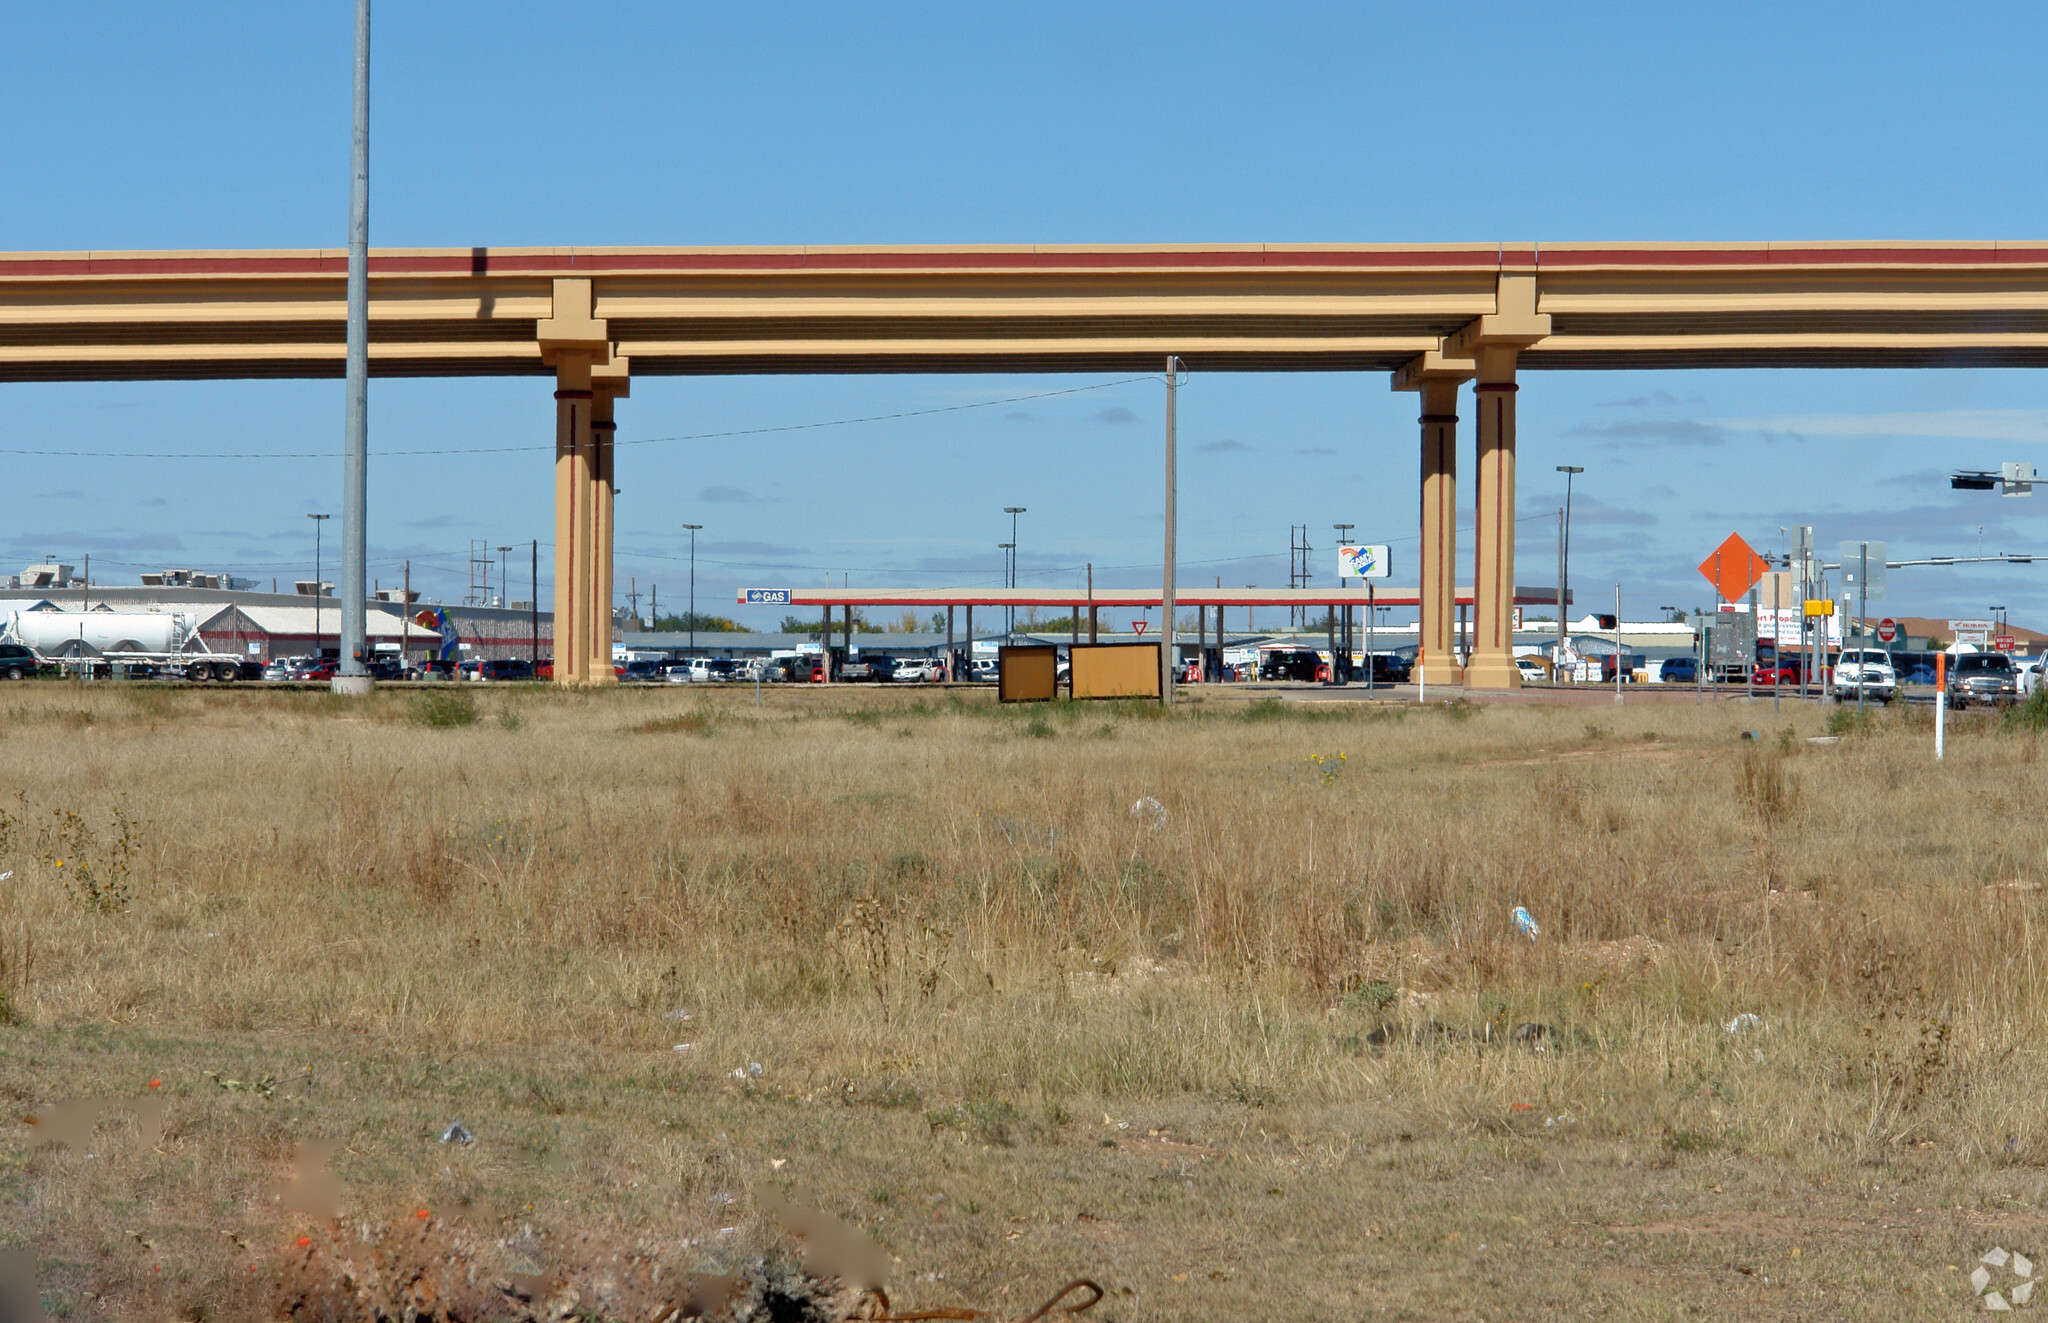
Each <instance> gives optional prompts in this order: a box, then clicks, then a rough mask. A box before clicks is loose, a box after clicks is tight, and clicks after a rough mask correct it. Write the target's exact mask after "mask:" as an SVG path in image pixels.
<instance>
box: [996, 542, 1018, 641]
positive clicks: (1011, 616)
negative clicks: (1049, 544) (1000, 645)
mask: <svg viewBox="0 0 2048 1323" xmlns="http://www.w3.org/2000/svg"><path fill="white" fill-rule="evenodd" d="M996 550H998V551H1000V552H1002V553H1003V586H1004V587H1005V588H1007V587H1009V586H1010V557H1012V556H1013V555H1015V554H1016V552H1017V544H1016V543H1014V542H998V543H996ZM1003 611H1004V616H1003V636H1004V638H1005V639H1008V638H1010V637H1011V636H1012V635H1014V634H1015V633H1016V632H1017V620H1016V608H1015V607H1004V608H1003Z"/></svg>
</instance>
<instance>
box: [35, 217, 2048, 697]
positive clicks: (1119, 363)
mask: <svg viewBox="0 0 2048 1323" xmlns="http://www.w3.org/2000/svg"><path fill="white" fill-rule="evenodd" d="M346 274H347V254H346V251H345V250H341V249H335V250H314V251H276V252H119V253H14V254H0V380H6V381H78V380H164V379H179V378H205V377H213V378H220V377H339V376H341V375H342V371H343V361H344V356H345V320H346V305H345V285H346ZM369 276H370V346H369V351H370V371H371V373H372V374H373V375H377V376H386V377H389V376H498V375H504V376H512V375H530V376H552V377H553V378H554V384H555V390H554V401H555V435H556V460H555V507H556V516H555V547H556V552H555V555H556V563H555V621H556V624H555V630H556V635H555V637H556V668H555V674H556V678H557V681H558V683H564V684H583V683H602V682H604V681H606V680H608V679H609V678H610V675H611V669H610V663H609V637H610V604H611V600H612V583H611V535H612V534H611V530H612V505H611V502H612V490H613V481H612V474H613V470H612V442H611V438H612V434H613V432H614V430H615V427H616V422H615V413H616V409H615V402H616V401H617V400H619V399H622V398H625V397H626V396H627V395H628V393H629V390H630V384H631V378H632V376H633V375H635V374H638V375H649V374H654V375H675V374H714V373H743V372H773V373H846V372H1055V371H1057V372H1084V371H1132V370H1137V371H1152V370H1157V369H1160V368H1161V367H1163V365H1164V364H1165V363H1166V362H1167V360H1168V358H1169V356H1173V357H1178V358H1179V359H1180V360H1182V361H1183V362H1184V363H1185V364H1186V365H1187V366H1188V367H1189V368H1190V369H1191V370H1194V371H1198V372H1199V371H1212V372H1221V371H1232V372H1235V371H1385V372H1387V373H1389V374H1390V379H1391V382H1392V385H1393V388H1394V389H1396V390H1410V391H1414V392H1416V393H1417V394H1418V395H1419V397H1420V408H1419V419H1420V427H1421V471H1422V502H1421V512H1420V514H1421V526H1422V534H1423V538H1422V548H1421V552H1420V554H1419V556H1418V565H1419V567H1420V571H1421V584H1420V587H1419V589H1418V590H1417V592H1418V599H1419V604H1420V612H1421V616H1422V652H1423V665H1424V667H1425V668H1426V672H1427V674H1428V678H1429V680H1430V682H1431V683H1438V684H1442V683H1454V682H1457V681H1459V680H1463V681H1464V682H1465V683H1467V684H1470V685H1473V686H1476V687H1482V688H1509V687H1513V686H1514V685H1515V684H1516V682H1517V680H1516V671H1515V667H1514V665H1513V662H1512V660H1511V658H1510V655H1509V654H1510V643H1511V632H1510V631H1511V625H1512V601H1513V598H1514V596H1515V590H1514V587H1513V584H1514V527H1515V524H1514V502H1515V415H1516V400H1517V387H1518V385H1519V381H1518V377H1519V374H1520V372H1521V371H1522V370H1523V369H1540V368H1575V369H1602V368H1659V367H1662V368H1670V367H1981V366H2000V367H2037V366H2042V365H2044V364H2048V242H2030V243H2006V242H1975V243H1796V244H1771V243H1753V244H1626V243H1615V244H1541V245H1539V244H1524V243H1517V244H1425V245H1314V244H1310V245H1300V244H1294V245H1278V244H1249V245H1179V246H1159V245H1147V246H1114V247H1111V246H1104V247H1091V246H1063V247H1040V246H970V247H924V248H890V247H832V248H811V247H802V248H591V249H578V248H544V249H535V248H442V249H381V250H377V251H375V252H373V253H372V254H371V256H370V266H369ZM1466 382H1471V383H1473V398H1472V403H1473V410H1474V414H1475V415H1476V417H1475V426H1474V429H1473V430H1474V432H1475V436H1476V442H1475V454H1476V461H1477V462H1476V464H1475V466H1474V472H1473V483H1472V485H1473V487H1474V496H1473V501H1474V506H1475V509H1476V511H1477V517H1476V520H1475V525H1474V539H1475V543H1476V545H1475V547H1474V548H1473V561H1472V576H1471V577H1472V586H1471V589H1470V591H1471V593H1472V595H1473V597H1474V599H1475V601H1474V615H1475V648H1474V651H1473V654H1472V658H1471V664H1470V666H1469V668H1467V671H1466V673H1464V674H1460V673H1458V672H1457V670H1456V669H1455V665H1454V660H1453V656H1452V652H1451V646H1450V640H1451V619H1452V612H1453V610H1454V598H1455V597H1456V596H1457V593H1458V590H1457V588H1456V587H1455V585H1454V576H1453V569H1452V567H1453V565H1454V563H1455V559H1456V547H1455V545H1454V541H1453V539H1454V534H1455V528H1456V520H1455V518H1454V515H1453V512H1454V510H1455V508H1456V503H1457V467H1458V465H1457V455H1458V449H1459V447H1458V442H1457V422H1458V408H1459V405H1458V401H1459V396H1460V391H1461V387H1462V386H1463V385H1464V383H1466Z"/></svg>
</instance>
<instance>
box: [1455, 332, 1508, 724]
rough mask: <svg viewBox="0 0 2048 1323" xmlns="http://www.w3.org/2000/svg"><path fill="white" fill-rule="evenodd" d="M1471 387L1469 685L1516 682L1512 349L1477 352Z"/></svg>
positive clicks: (1501, 686) (1482, 686)
mask: <svg viewBox="0 0 2048 1323" xmlns="http://www.w3.org/2000/svg"><path fill="white" fill-rule="evenodd" d="M1478 359H1479V381H1478V384H1477V385H1476V386H1474V387H1473V395H1474V403H1475V406H1476V408H1477V411H1478V414H1479V421H1478V429H1477V430H1478V437H1479V462H1478V464H1477V466H1476V468H1477V472H1476V473H1474V475H1473V484H1472V485H1473V492H1472V498H1473V504H1474V517H1473V529H1472V553H1473V554H1472V635H1473V638H1472V663H1471V665H1470V666H1469V667H1467V668H1466V673H1465V683H1466V684H1467V685H1468V686H1470V687H1471V688H1474V689H1519V688H1521V685H1522V673H1521V671H1520V670H1518V669H1517V668H1516V666H1515V660H1514V643H1515V638H1514V622H1515V391H1516V387H1515V350H1513V349H1511V348H1483V349H1481V350H1480V351H1479V354H1478Z"/></svg>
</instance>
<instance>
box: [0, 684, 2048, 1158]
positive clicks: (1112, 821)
mask: <svg viewBox="0 0 2048 1323" xmlns="http://www.w3.org/2000/svg"><path fill="white" fill-rule="evenodd" d="M425 701H426V700H423V699H421V698H419V697H417V696H414V695H405V694H393V693H387V694H380V695H379V696H377V697H376V698H374V699H372V700H369V701H367V702H351V701H346V700H340V699H335V698H331V697H328V696H323V695H303V694H282V693H278V694H269V693H266V694H256V693H248V692H242V693H234V692H229V693H202V692H187V691H178V690H158V689H146V688H124V687H119V686H97V687H88V688H84V689H79V688H74V687H69V686H63V685H29V686H19V687H16V688H14V689H12V690H10V691H8V692H7V693H6V694H5V695H4V702H5V712H4V719H0V766H4V767H5V768H6V769H7V778H8V780H7V783H6V784H5V785H4V786H0V790H4V791H5V794H4V795H0V810H4V811H5V813H6V815H7V816H6V819H5V825H4V826H0V872H4V871H7V870H10V869H11V870H13V872H14V878H13V879H12V880H11V881H9V882H8V883H6V884H5V885H4V887H0V979H4V985H5V990H6V998H7V1000H6V1003H5V1006H6V1014H7V1015H9V1016H11V1017H15V1018H18V1019H21V1020H25V1021H29V1022H34V1023H38V1024H73V1025H90V1024H107V1025H120V1026H135V1027H154V1028H159V1029H163V1030H167V1031H170V1030H176V1031H187V1030H190V1031H196V1032H221V1033H240V1034H246V1033H263V1034H282V1035H287V1036H293V1035H296V1036H298V1037H299V1038H300V1039H302V1040H303V1041H306V1042H310V1043H317V1042H319V1041H323V1039H324V1040H326V1041H341V1040H340V1039H338V1038H335V1037H333V1036H337V1035H345V1036H347V1041H351V1042H373V1043H375V1042H382V1043H388V1044H390V1045H392V1047H393V1048H395V1049H399V1050H414V1049H432V1050H451V1051H460V1050H476V1051H495V1052H507V1051H516V1050H518V1049H520V1048H522V1047H533V1048H539V1047H559V1046H561V1045H564V1044H578V1045H588V1046H597V1047H604V1048H623V1049H648V1050H653V1051H661V1050H667V1049H668V1048H669V1046H670V1045H671V1044H672V1043H674V1042H675V1041H678V1040H681V1039H684V1038H688V1039H690V1040H691V1042H692V1050H693V1051H694V1052H696V1053H698V1054H699V1056H698V1057H697V1058H695V1059H697V1060H701V1061H704V1062H706V1063H707V1066H709V1067H714V1068H715V1069H717V1070H720V1071H722V1070H724V1069H727V1068H728V1067H730V1066H733V1065H743V1064H744V1063H746V1062H748V1061H763V1062H765V1063H767V1064H768V1066H769V1068H770V1069H771V1070H774V1071H775V1072H777V1075H778V1077H779V1079H781V1080H782V1081H785V1082H786V1083H787V1084H788V1086H789V1087H792V1088H798V1089H811V1090H817V1089H825V1088H837V1087H846V1088H866V1087H879V1086H878V1085H877V1084H876V1082H877V1081H889V1080H904V1081H909V1082H910V1086H911V1087H914V1089H915V1090H916V1091H918V1094H919V1096H922V1097H925V1098H927V1099H933V1098H946V1097H958V1098H966V1099H974V1098H981V1099H988V1098H1016V1099H1027V1100H1032V1101H1034V1102H1036V1101H1043V1100H1051V1101H1053V1102H1058V1101H1059V1100H1063V1099H1077V1098H1085V1099H1118V1098H1132V1097H1151V1098H1158V1097H1170V1096H1176V1095H1182V1094H1225V1095H1232V1094H1233V1091H1235V1093H1234V1096H1259V1097H1262V1096H1273V1097H1286V1098H1291V1099H1298V1100H1314V1101H1322V1102H1343V1101H1345V1100H1357V1099H1364V1098H1371V1099H1378V1098H1383V1097H1398V1098H1400V1099H1402V1100H1404V1103H1405V1104H1407V1105H1410V1106H1412V1107H1413V1109H1414V1111H1415V1112H1416V1114H1417V1115H1419V1116H1423V1117H1427V1118H1431V1119H1433V1120H1434V1121H1438V1122H1443V1123H1447V1124H1454V1125H1455V1124H1463V1123H1465V1122H1467V1121H1469V1120H1471V1119H1472V1118H1476V1117H1479V1116H1482V1115H1485V1114H1490V1113H1491V1112H1492V1111H1495V1110H1497V1109H1498V1108H1499V1107H1500V1106H1501V1105H1504V1103H1505V1102H1506V1101H1507V1100H1509V1099H1520V1098H1542V1099H1544V1100H1546V1102H1547V1103H1549V1104H1552V1105H1554V1106H1555V1107H1556V1108H1558V1109H1560V1110H1569V1111H1570V1113H1571V1114H1572V1115H1573V1117H1574V1118H1575V1122H1576V1123H1577V1124H1580V1125H1583V1126H1586V1127H1589V1128H1590V1129H1591V1130H1593V1131H1595V1132H1601V1133H1612V1134H1635V1133H1639V1132H1640V1133H1646V1134H1649V1135H1662V1136H1665V1137H1667V1138H1668V1137H1670V1136H1674V1135H1675V1136H1680V1137H1681V1139H1679V1140H1675V1141H1672V1142H1682V1143H1703V1144H1721V1143H1728V1144H1740V1145H1743V1146H1745V1147H1747V1148H1751V1149H1755V1150H1757V1151H1762V1152H1776V1153H1797V1154H1804V1155H1809V1156H1816V1158H1817V1160H1823V1161H1835V1160H1854V1159H1858V1158H1862V1159H1867V1158H1869V1157H1870V1156H1871V1155H1872V1154H1881V1153H1883V1152H1885V1151H1887V1150H1888V1149H1892V1148H1897V1147H1898V1146H1904V1145H1911V1144H1915V1143H1922V1142H1927V1141H1929V1140H1931V1139H1940V1140H1942V1142H1944V1143H1954V1144H1961V1145H1965V1146H1976V1148H1977V1149H1980V1150H1981V1151H1985V1152H1990V1151H1993V1150H1994V1149H2003V1150H2005V1151H2007V1152H2026V1151H2040V1150H2041V1146H2043V1145H2048V1135H2043V1134H2041V1133H2040V1131H2041V1121H2040V1120H2039V1118H2038V1116H2037V1114H2036V1111H2035V1109H2033V1108H2032V1107H2031V1106H2030V1105H2029V1103H2028V1098H2029V1095H2030V1093H2031V1091H2032V1089H2033V1087H2034V1084H2035V1083H2036V1082H2037V1081H2036V1079H2035V1075H2034V1073H2032V1072H2029V1071H2027V1070H2022V1069H2016V1068H2015V1067H2014V1065H2013V1063H2014V1062H2021V1063H2025V1062H2031V1061H2034V1060H2037V1059H2038V1056H2037V1054H2038V1053H2039V1052H2040V1051H2041V1050H2042V1048H2043V1046H2044V1045H2048V1022H2044V1014H2043V1011H2044V1006H2048V1000H2044V996H2043V968H2042V962H2041V959H2040V956H2039V954H2038V950H2039V945H2040V942H2039V938H2040V936H2041V934H2040V931H2039V930H2040V929H2041V928H2042V926H2043V925H2042V918H2043V909H2042V903H2043V896H2044V894H2048V893H2044V892H2043V891H2042V890H2041V889H2040V888H2041V885H2042V883H2043V882H2044V881H2048V839H2044V830H2048V829H2044V827H2043V824H2042V821H2041V818H2040V815H2039V814H2038V813H2037V812H2035V811H2034V806H2035V805H2036V804H2037V803H2038V801H2039V798H2040V796H2039V791H2038V790H2037V789H2036V784H2037V779H2038V778H2039V777H2040V776H2041V775H2042V770H2043V769H2042V768H2041V766H2040V764H2039V762H2038V759H2039V740H2038V737H2037V736H2035V735H2033V734H2029V733H2024V732H2021V733H2011V732H2007V731H2005V730H2004V729H2002V728H2001V727H1999V726H1998V725H1997V724H1996V723H1994V722H1990V721H1983V722H1975V723H1972V722H1962V723H1958V725H1957V726H1955V727H1954V728H1952V729H1951V732H1950V737H1949V746H1948V747H1949V756H1948V759H1947V761H1946V762H1944V763H1942V764H1939V765H1936V764H1934V763H1933V761H1932V758H1931V748H1930V744H1931V740H1930V737H1929V733H1928V732H1927V731H1926V730H1925V729H1923V728H1922V727H1923V725H1924V723H1923V722H1922V721H1921V719H1920V718H1919V717H1917V716H1915V715H1910V714H1904V713H1899V714H1892V715H1889V716H1887V717H1884V718H1881V719H1879V720H1877V721H1875V722H1873V723H1871V724H1870V725H1869V726H1868V727H1867V728H1865V729H1863V730H1861V731H1859V732H1857V733H1855V734H1853V735H1851V736H1849V737H1848V738H1845V739H1843V740H1842V741H1841V742H1840V743H1837V744H1832V745H1821V744H1814V743H1811V742H1809V737H1811V736H1815V735H1818V734H1819V733H1820V732H1821V730H1822V724H1823V723H1822V717H1821V714H1819V713H1818V712H1805V713H1801V714H1794V715H1788V716H1786V717H1784V718H1780V719H1779V720H1778V722H1777V724H1776V725H1775V726H1772V727H1771V728H1770V729H1768V730H1765V731H1764V732H1763V735H1764V738H1763V739H1762V740H1761V741H1747V740H1742V739H1739V738H1738V732H1739V731H1741V730H1743V729H1744V728H1747V727H1755V726H1758V725H1760V724H1762V723H1763V722H1764V720H1765V718H1766V716H1767V715H1768V714H1767V711H1766V710H1765V709H1762V708H1761V707H1758V708H1744V707H1742V706H1741V705H1720V706H1714V705H1709V706H1706V707H1699V708H1695V707H1692V706H1689V705H1669V706H1666V705H1658V706H1643V707H1628V708H1621V709H1613V710H1606V709H1603V710H1599V711H1589V710H1587V709H1568V710H1558V709H1542V708H1526V707H1500V708H1477V709H1468V708H1466V707H1464V706H1462V705H1457V706H1453V707H1451V708H1434V709H1429V710H1406V711H1402V710H1397V709H1387V708H1378V707H1375V708H1367V707H1363V706H1355V705H1326V706H1280V705H1275V704H1270V703H1250V704H1247V703H1244V702H1240V701H1226V700H1225V699H1224V698H1222V697H1220V696H1219V697H1216V698H1212V699H1211V700H1210V701H1206V702H1202V703H1197V704H1190V705H1188V706H1187V707H1185V708H1183V709H1181V710H1179V711H1177V712H1176V713H1174V714H1172V715H1170V716H1162V715H1160V714H1158V713H1157V712H1155V711H1154V710H1152V709H1149V708H1144V707H1115V706H1089V705H1061V706H1055V707H1052V708H1040V709H1005V708H998V707H996V706H994V705H993V704H989V703H986V702H983V701H980V700H979V699H974V698H970V699H966V700H961V699H951V698H936V697H933V696H931V695H929V694H926V693H922V692H892V691H867V692H861V693H845V692H835V693H831V694H823V693H818V692H814V691H803V692H788V691H770V692H769V693H768V695H767V698H766V702H765V703H764V705H763V706H762V707H761V708H759V709H756V708H755V707H754V706H753V705H752V704H753V699H752V696H751V694H742V693H738V692H733V693H727V692H722V691H700V690H692V691H690V692H686V693H674V692H670V691H657V692H617V693H603V694H586V695H569V694H557V693H553V692H548V691H528V690H496V689H494V690H491V691H488V692H483V693H479V694H477V695H475V696H474V702H475V713H474V716H475V719H474V720H473V721H468V722H453V723H451V722H448V721H446V720H445V719H444V716H445V714H441V713H439V712H438V709H437V710H431V711H430V710H428V709H426V708H425V707H424V706H423V704H424V702H425ZM443 701H444V702H445V700H443ZM1145 798H1151V799H1154V800H1156V801H1157V802H1158V804H1159V805H1160V806H1161V807H1162V808H1163V810H1164V813H1165V821H1164V824H1163V825H1158V826H1155V825H1154V821H1155V820H1154V819H1153V817H1152V816H1151V815H1150V814H1149V813H1148V812H1142V811H1141V812H1140V813H1138V814H1137V815H1135V816H1134V814H1133V812H1132V809H1133V805H1134V804H1136V803H1137V802H1138V801H1139V800H1141V799H1145ZM66 814H71V815H75V821H76V823H77V824H79V825H76V826H67V825H66V824H67V822H68V821H70V820H68V819H66V818H65V817H64V815H66ZM67 831H68V832H69V835H68V836H67V835H65V834H64V833H65V832H67ZM123 840H125V841H126V844H125V846H124V845H121V844H120V842H121V841H123ZM117 855H118V856H119V862H120V865H121V872H120V878H121V882H122V886H123V888H124V891H123V893H122V894H121V896H120V897H119V899H118V901H117V902H115V903H107V902H103V901H95V900H94V899H93V898H92V896H91V895H90V894H88V892H87V891H85V890H82V889H81V886H80V884H79V878H80V876H81V870H85V871H86V872H88V873H91V874H92V875H93V876H94V877H95V878H97V879H106V878H108V877H110V876H112V875H113V872H114V870H115V869H116V857H117ZM59 859H62V860H63V866H62V867H59V866H58V861H59ZM1515 905H1523V906H1526V907H1527V908H1528V909H1529V910H1530V911H1531V912H1532V913H1533V914H1534V915H1535V916H1536V917H1537V919H1538V921H1539V922H1540V923H1541V925H1542V928H1543V932H1542V936H1541V938H1540V939H1538V940H1537V941H1535V942H1530V941H1527V940H1524V939H1522V938H1519V937H1517V936H1516V935H1515V934H1514V932H1513V930H1512V928H1511V927H1510V925H1509V923H1508V912H1509V910H1510V909H1511V908H1512V907H1513V906H1515ZM681 1011H687V1012H688V1013H689V1015H690V1016H691V1019H690V1020H688V1021H680V1020H667V1019H664V1016H665V1015H667V1014H669V1013H671V1012H681ZM1742 1013H1753V1014H1755V1015H1757V1016H1759V1017H1761V1019H1762V1021H1763V1024H1764V1028H1763V1029H1762V1031H1761V1032H1754V1033H1752V1032H1744V1033H1737V1034H1731V1033H1729V1032H1728V1031H1727V1030H1726V1029H1725V1027H1724V1026H1725V1024H1726V1022H1728V1021H1729V1020H1731V1019H1732V1018H1733V1017H1735V1016H1736V1015H1739V1014H1742ZM1528 1022H1533V1023H1540V1024H1542V1025H1544V1026H1545V1027H1546V1028H1547V1029H1548V1030H1549V1031H1550V1032H1549V1034H1548V1036H1547V1038H1546V1039H1545V1040H1543V1046H1544V1048H1545V1049H1546V1050H1544V1051H1541V1052H1536V1051H1530V1050H1523V1049H1512V1048H1502V1047H1475V1046H1473V1041H1472V1040H1471V1039H1470V1038H1468V1037H1467V1036H1468V1035H1475V1034H1476V1035H1479V1036H1480V1038H1479V1042H1481V1043H1484V1042H1486V1041H1487V1036H1488V1035H1491V1036H1492V1037H1493V1039H1494V1040H1495V1041H1498V1040H1499V1039H1502V1038H1505V1037H1506V1036H1507V1035H1508V1034H1509V1033H1511V1031H1512V1030H1513V1029H1514V1028H1515V1026H1517V1025H1520V1024H1523V1023H1528ZM1418 1037H1420V1038H1421V1039H1422V1040H1424V1041H1423V1042H1422V1043H1420V1044H1418V1043H1417V1041H1416V1040H1417V1038H1418Z"/></svg>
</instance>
